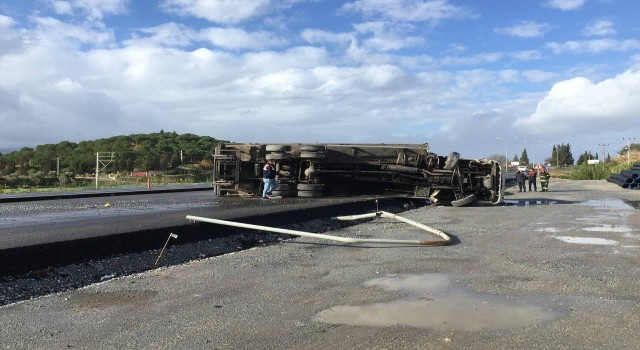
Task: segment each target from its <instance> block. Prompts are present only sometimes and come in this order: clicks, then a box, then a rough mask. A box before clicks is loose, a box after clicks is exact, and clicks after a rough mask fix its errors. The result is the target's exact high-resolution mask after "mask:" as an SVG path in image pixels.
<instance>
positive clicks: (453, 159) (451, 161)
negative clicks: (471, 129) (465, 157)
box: [442, 152, 460, 170]
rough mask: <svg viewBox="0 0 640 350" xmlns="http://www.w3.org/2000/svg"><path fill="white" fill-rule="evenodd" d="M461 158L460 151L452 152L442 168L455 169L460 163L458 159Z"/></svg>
mask: <svg viewBox="0 0 640 350" xmlns="http://www.w3.org/2000/svg"><path fill="white" fill-rule="evenodd" d="M459 160H460V153H458V152H451V153H449V155H448V156H447V160H446V161H445V162H444V166H443V167H442V169H444V170H453V169H454V168H455V167H456V165H458V161H459Z"/></svg>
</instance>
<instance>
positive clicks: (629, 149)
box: [622, 137, 636, 164]
mask: <svg viewBox="0 0 640 350" xmlns="http://www.w3.org/2000/svg"><path fill="white" fill-rule="evenodd" d="M625 138H626V139H627V164H631V140H632V139H633V140H635V139H636V138H635V137H633V138H631V137H623V138H622V140H624V139H625Z"/></svg>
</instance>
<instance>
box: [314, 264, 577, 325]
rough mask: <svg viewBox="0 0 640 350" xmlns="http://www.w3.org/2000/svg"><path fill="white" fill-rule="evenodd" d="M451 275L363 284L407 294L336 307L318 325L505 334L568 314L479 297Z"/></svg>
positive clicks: (535, 302) (533, 302)
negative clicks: (393, 298) (321, 323)
mask: <svg viewBox="0 0 640 350" xmlns="http://www.w3.org/2000/svg"><path fill="white" fill-rule="evenodd" d="M452 279H453V276H451V275H447V274H437V273H429V274H421V275H409V274H405V275H389V276H386V277H382V278H377V279H373V280H370V281H368V282H366V283H364V286H365V287H377V288H382V289H384V290H387V291H393V292H398V293H401V294H403V295H404V296H403V297H401V298H399V299H396V300H392V301H390V302H386V303H374V304H368V305H358V306H355V305H341V306H334V307H331V308H329V309H327V310H324V311H322V312H320V313H319V314H317V315H316V316H315V318H314V321H318V322H323V323H328V324H346V325H353V326H371V327H391V326H409V327H416V328H430V329H439V330H445V329H456V330H463V331H483V330H504V329H513V328H522V327H526V326H530V325H536V324H541V323H546V322H551V321H554V320H557V319H559V318H561V317H563V316H564V315H565V314H566V311H563V310H561V308H560V307H557V306H555V305H554V306H552V307H549V306H545V304H546V301H545V300H543V298H541V297H539V298H533V297H531V298H528V297H521V296H518V297H515V296H496V295H488V294H476V293H472V292H470V291H468V290H467V289H466V288H464V287H462V286H457V285H453V284H452V283H451V280H452Z"/></svg>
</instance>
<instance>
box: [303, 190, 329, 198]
mask: <svg viewBox="0 0 640 350" xmlns="http://www.w3.org/2000/svg"><path fill="white" fill-rule="evenodd" d="M322 196H324V193H323V192H322V191H298V197H307V198H317V197H322Z"/></svg>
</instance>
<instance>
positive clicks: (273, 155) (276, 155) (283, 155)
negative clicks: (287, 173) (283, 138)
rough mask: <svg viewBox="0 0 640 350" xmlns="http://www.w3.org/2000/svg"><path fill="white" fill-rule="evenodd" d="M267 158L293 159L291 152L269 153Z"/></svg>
mask: <svg viewBox="0 0 640 350" xmlns="http://www.w3.org/2000/svg"><path fill="white" fill-rule="evenodd" d="M265 158H267V160H288V159H291V155H290V154H289V153H267V156H266V157H265Z"/></svg>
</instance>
